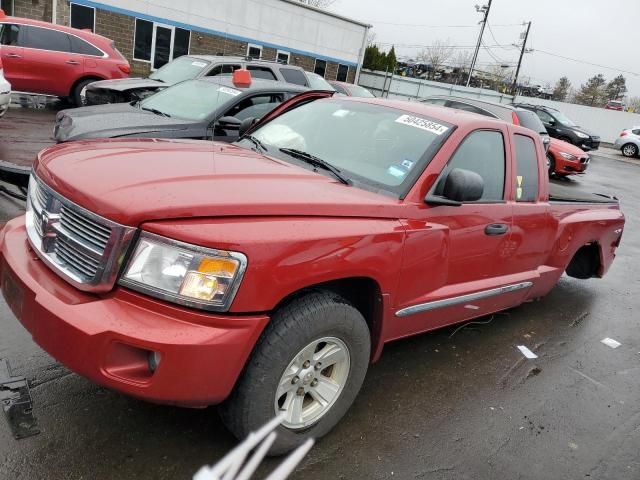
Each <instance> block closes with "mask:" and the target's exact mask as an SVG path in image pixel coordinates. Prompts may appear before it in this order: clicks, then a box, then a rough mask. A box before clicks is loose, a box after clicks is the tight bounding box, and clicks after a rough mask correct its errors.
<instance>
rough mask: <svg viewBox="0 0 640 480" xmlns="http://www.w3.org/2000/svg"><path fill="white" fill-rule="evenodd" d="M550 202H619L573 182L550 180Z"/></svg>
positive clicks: (614, 198) (612, 197)
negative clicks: (566, 183) (561, 182)
mask: <svg viewBox="0 0 640 480" xmlns="http://www.w3.org/2000/svg"><path fill="white" fill-rule="evenodd" d="M549 202H550V203H606V204H611V203H613V204H616V203H619V202H618V199H617V198H616V197H614V196H611V195H606V194H603V193H593V192H591V191H590V190H588V189H587V188H586V187H583V186H581V185H579V184H576V183H573V184H569V185H561V184H558V183H556V182H549Z"/></svg>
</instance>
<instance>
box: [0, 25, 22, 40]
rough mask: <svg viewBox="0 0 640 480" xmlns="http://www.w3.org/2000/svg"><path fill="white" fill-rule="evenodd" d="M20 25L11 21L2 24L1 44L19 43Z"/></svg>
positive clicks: (0, 26) (0, 31) (0, 29)
mask: <svg viewBox="0 0 640 480" xmlns="http://www.w3.org/2000/svg"><path fill="white" fill-rule="evenodd" d="M19 33H20V26H19V25H13V24H10V23H4V24H2V25H0V45H16V46H17V45H18V34H19Z"/></svg>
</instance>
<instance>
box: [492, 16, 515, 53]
mask: <svg viewBox="0 0 640 480" xmlns="http://www.w3.org/2000/svg"><path fill="white" fill-rule="evenodd" d="M494 26H495V25H494ZM487 28H488V29H489V33H490V34H491V38H493V41H494V42H496V45H499V44H500V42H498V40H497V39H496V36H495V35H494V34H493V30H491V24H490V23H489V22H487ZM510 46H511V48H508V47H502V48H504V49H505V50H513V45H510Z"/></svg>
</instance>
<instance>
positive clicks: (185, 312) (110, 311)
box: [0, 217, 269, 407]
mask: <svg viewBox="0 0 640 480" xmlns="http://www.w3.org/2000/svg"><path fill="white" fill-rule="evenodd" d="M0 273H1V274H0V282H1V286H2V291H3V294H4V297H5V299H6V301H7V303H8V305H9V306H10V307H11V309H12V311H13V312H14V314H15V315H16V317H17V318H18V320H19V321H20V322H21V323H22V324H23V325H24V327H25V328H26V329H27V330H28V331H29V332H30V333H31V335H32V337H33V339H34V341H35V342H36V343H37V344H38V345H40V346H41V347H42V348H43V349H44V350H46V351H47V352H48V353H49V354H51V356H53V357H54V358H55V359H56V360H58V361H60V362H61V363H62V364H64V365H65V366H67V367H68V368H69V369H71V370H73V371H74V372H76V373H78V374H80V375H82V376H84V377H87V378H89V379H90V380H92V381H94V382H95V383H97V384H100V385H103V386H105V387H107V388H111V389H114V390H118V391H120V392H123V393H125V394H128V395H131V396H134V397H138V398H141V399H145V400H149V401H152V402H156V403H166V404H175V405H182V406H190V407H203V406H206V405H212V404H216V403H220V402H221V401H223V400H224V399H225V398H226V397H227V396H228V395H229V394H230V392H231V390H232V389H233V386H234V384H235V382H236V380H237V378H238V376H239V375H240V372H241V371H242V368H243V367H244V365H245V363H246V360H247V358H248V357H249V354H250V353H251V350H252V348H253V346H254V345H255V343H256V342H257V340H258V338H259V336H260V334H261V333H262V330H263V329H264V327H265V325H266V324H267V322H268V320H269V318H268V316H266V315H253V316H224V315H218V316H215V315H210V314H205V313H201V312H196V311H193V310H189V309H183V308H178V307H175V306H171V305H167V304H164V303H161V302H157V301H155V300H152V299H149V298H148V297H145V296H142V295H138V294H136V293H133V292H130V291H128V290H125V289H122V288H120V289H118V290H116V291H114V292H111V293H110V294H108V295H104V296H98V295H94V294H87V293H83V292H80V291H78V290H76V289H74V288H73V287H72V286H71V285H69V284H68V283H66V282H65V281H64V280H62V279H61V278H60V277H58V276H57V275H56V274H54V273H53V272H52V271H51V270H50V269H49V268H48V267H46V266H45V265H44V263H43V262H42V261H40V260H39V259H38V257H37V255H36V254H35V252H33V250H32V249H31V247H30V246H29V243H28V241H27V235H26V230H25V225H24V217H19V218H17V219H15V220H12V221H11V222H9V223H8V224H7V225H6V226H5V228H4V230H2V232H0ZM154 352H155V353H156V356H155V358H156V359H157V358H158V356H157V354H159V359H160V361H159V364H158V366H157V368H155V369H153V368H152V366H150V363H149V359H150V358H152V357H153V354H154Z"/></svg>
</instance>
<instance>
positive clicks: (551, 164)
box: [547, 153, 556, 175]
mask: <svg viewBox="0 0 640 480" xmlns="http://www.w3.org/2000/svg"><path fill="white" fill-rule="evenodd" d="M547 169H548V170H549V175H553V174H554V173H555V171H556V159H555V158H553V155H551V154H550V153H547Z"/></svg>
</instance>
